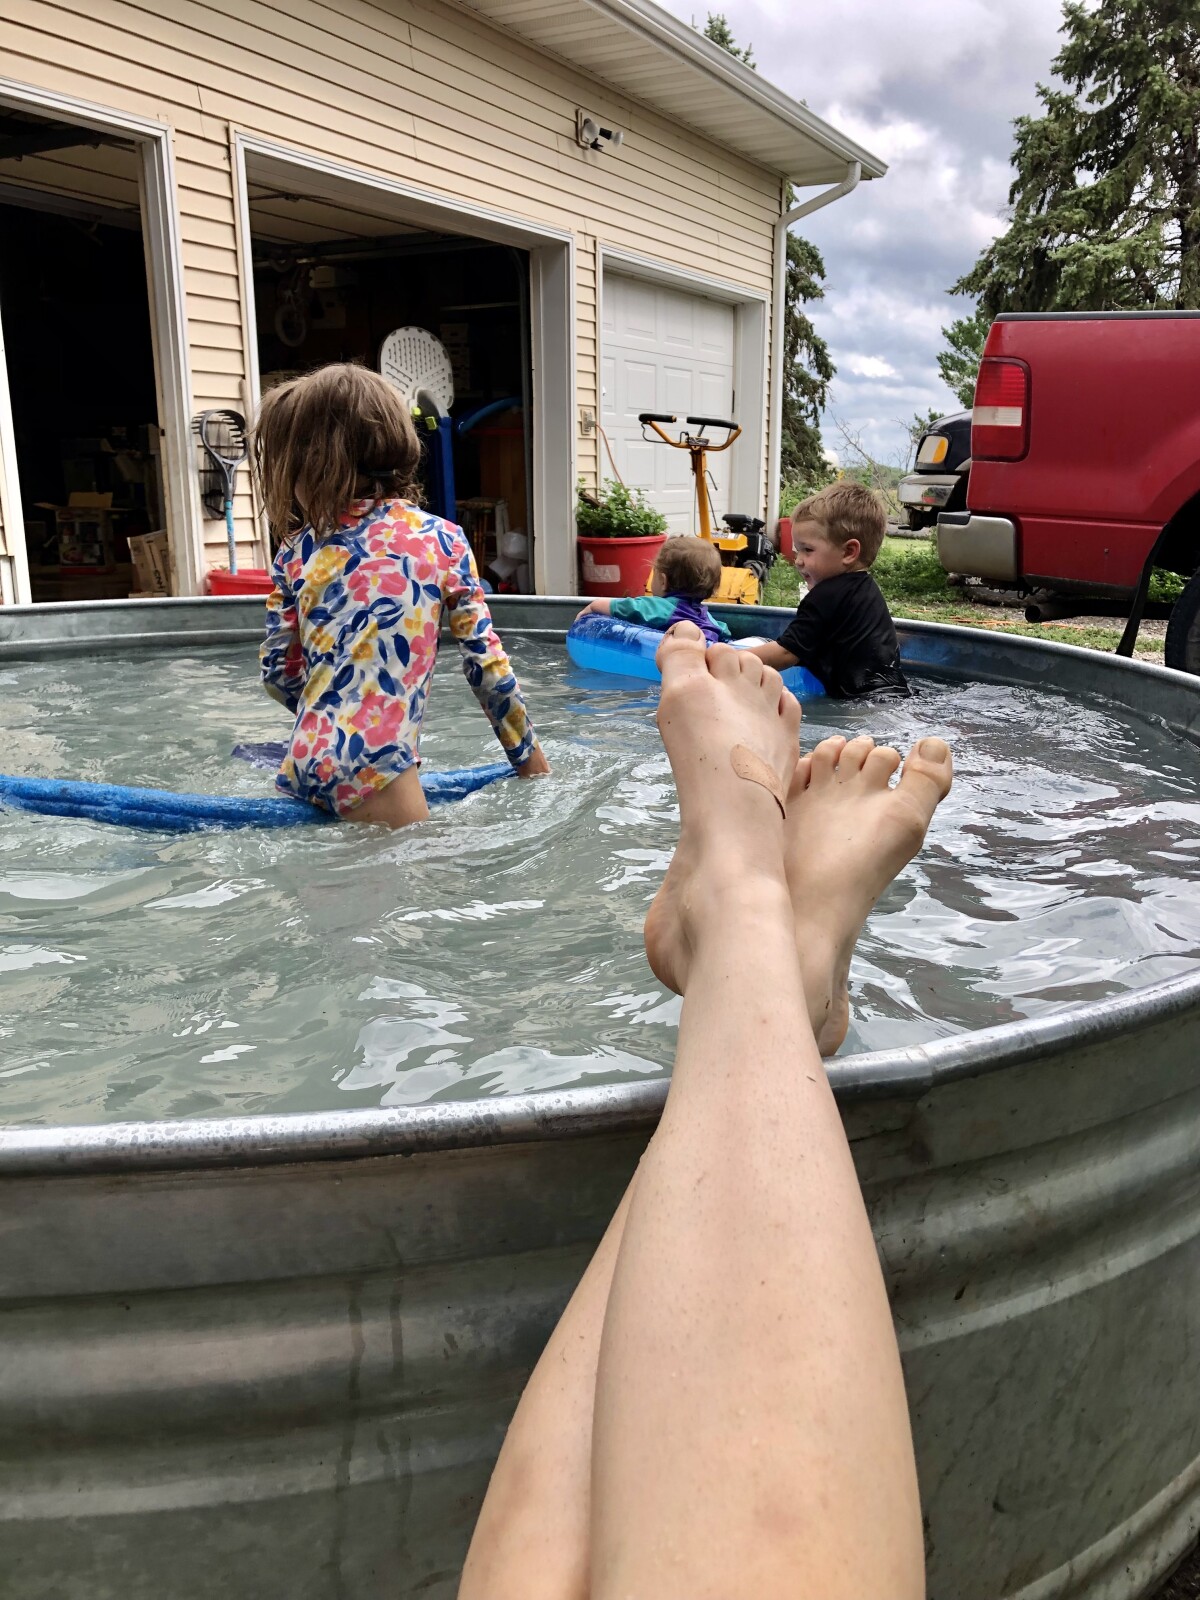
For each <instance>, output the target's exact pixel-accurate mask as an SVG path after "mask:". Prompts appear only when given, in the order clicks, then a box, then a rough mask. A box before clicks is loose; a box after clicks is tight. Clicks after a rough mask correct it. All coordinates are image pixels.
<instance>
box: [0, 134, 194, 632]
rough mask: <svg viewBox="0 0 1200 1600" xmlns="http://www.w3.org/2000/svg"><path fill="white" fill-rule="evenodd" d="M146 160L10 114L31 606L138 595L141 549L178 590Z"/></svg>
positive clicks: (13, 299) (8, 382)
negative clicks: (167, 498) (171, 552)
mask: <svg viewBox="0 0 1200 1600" xmlns="http://www.w3.org/2000/svg"><path fill="white" fill-rule="evenodd" d="M139 164H140V163H139V155H138V151H137V147H136V144H135V142H134V141H133V140H132V139H129V138H123V137H120V136H118V135H114V134H108V133H101V132H98V131H95V130H93V129H89V128H85V127H80V126H78V125H76V124H67V123H64V122H58V121H54V120H52V119H50V118H47V117H40V116H35V115H32V114H30V113H28V112H24V111H18V110H8V111H4V112H0V318H2V320H3V327H4V343H3V356H4V362H3V371H2V372H0V389H2V388H4V387H6V388H7V393H8V399H9V404H10V405H11V408H12V410H11V414H12V441H13V457H14V465H15V472H14V473H13V476H14V477H15V479H16V484H17V491H16V492H15V493H12V492H10V494H9V495H8V496H7V497H6V503H5V521H6V523H7V527H6V529H5V535H6V539H7V545H8V547H9V548H10V549H11V548H12V547H13V546H14V545H16V544H17V543H18V542H19V541H20V540H21V538H22V535H23V539H24V553H25V557H26V561H27V570H28V580H29V592H30V598H32V599H33V600H91V599H109V598H119V597H122V596H125V595H128V594H129V593H130V592H131V591H133V590H135V589H136V588H138V587H139V585H140V581H141V580H140V579H139V578H138V577H137V576H136V575H135V567H134V563H133V552H134V550H137V551H138V553H139V556H140V557H143V559H142V562H141V566H140V570H141V571H142V572H144V573H146V574H147V575H150V576H152V575H153V573H154V572H155V571H157V573H158V580H157V581H158V582H159V583H160V584H161V587H162V590H163V592H166V589H167V587H168V584H169V564H168V553H167V535H166V532H165V529H166V526H167V521H166V513H165V505H164V491H163V481H162V456H161V443H160V439H161V434H160V428H159V417H158V400H157V388H156V379H155V363H154V346H153V339H152V336H151V314H150V299H149V288H148V284H147V275H146V253H145V243H144V238H143V228H142V206H141V195H140V188H139ZM151 551H152V553H153V555H154V556H155V558H156V559H157V567H155V566H154V565H153V563H151V562H150V561H149V559H148V557H149V554H150V553H151Z"/></svg>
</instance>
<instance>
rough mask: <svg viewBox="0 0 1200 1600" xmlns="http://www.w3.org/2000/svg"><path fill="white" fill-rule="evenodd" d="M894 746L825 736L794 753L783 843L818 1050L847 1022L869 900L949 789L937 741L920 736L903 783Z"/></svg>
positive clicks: (948, 765)
mask: <svg viewBox="0 0 1200 1600" xmlns="http://www.w3.org/2000/svg"><path fill="white" fill-rule="evenodd" d="M899 765H900V754H899V752H898V751H896V750H893V749H891V748H890V747H889V746H886V745H882V746H879V747H878V748H877V747H876V745H875V741H874V740H873V739H869V738H867V737H865V736H864V737H861V738H858V739H851V741H850V742H849V744H847V742H846V741H845V739H842V738H832V739H823V740H822V741H821V743H820V744H819V745H818V746H817V747H816V749H815V750H814V751H813V752H812V754H811V755H807V756H804V757H802V758H801V760H800V762H799V764H798V765H797V767H796V772H795V776H794V777H793V779H792V787H791V790H790V792H789V794H788V808H787V809H788V814H787V823H786V824H785V828H784V851H785V860H786V863H787V878H788V889H789V891H790V893H791V897H792V912H793V915H794V917H795V919H796V947H797V951H798V954H799V958H800V973H801V978H802V980H803V983H804V995H805V1000H806V1001H807V1004H808V1014H809V1019H810V1021H811V1022H812V1025H813V1032H814V1033H815V1034H816V1038H817V1045H818V1047H819V1049H820V1051H821V1054H822V1055H827V1056H828V1055H832V1054H833V1053H834V1051H835V1050H837V1049H838V1047H839V1046H840V1045H841V1043H842V1041H843V1039H845V1037H846V1030H847V1028H848V1027H849V1024H850V1004H849V996H848V992H847V987H846V986H847V981H848V979H849V975H850V957H851V956H852V954H853V953H854V945H855V941H856V940H857V939H858V936H859V933H860V932H861V931H862V925H863V923H864V922H865V921H866V919H867V915H868V913H869V912H870V910H871V907H872V906H873V905H874V904H875V902H876V900H878V898H879V896H880V895H881V894H882V893H883V891H884V890H885V889H886V888H887V886H888V884H889V883H891V881H892V879H893V878H894V877H895V876H896V874H897V873H898V872H899V871H900V869H901V868H902V867H903V866H905V865H906V863H908V862H909V861H911V860H912V858H913V857H914V856H915V855H916V853H917V851H918V850H919V849H920V848H921V845H922V843H923V842H924V839H925V833H926V830H927V829H928V827H929V823H930V820H931V818H932V817H933V813H934V811H935V810H936V809H937V807H938V805H939V804H940V802H941V801H943V800H944V799H945V798H946V796H947V794H949V792H950V783H951V779H952V776H953V765H952V762H951V759H950V751H949V749H948V747H947V746H946V744H945V743H944V742H943V741H942V740H941V739H933V738H929V739H921V740H919V741H918V742H917V744H915V745H914V746H913V748H912V749H911V750H910V751H909V753H908V759H907V760H906V761H905V763H904V771H903V773H902V774H901V777H900V782H899V783H898V784H897V785H896V787H895V788H894V789H893V788H891V787H890V786H889V782H888V780H889V779H890V778H891V776H892V774H893V773H894V772H895V770H896V768H897V767H898V766H899Z"/></svg>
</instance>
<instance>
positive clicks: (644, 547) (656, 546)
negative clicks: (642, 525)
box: [577, 533, 667, 599]
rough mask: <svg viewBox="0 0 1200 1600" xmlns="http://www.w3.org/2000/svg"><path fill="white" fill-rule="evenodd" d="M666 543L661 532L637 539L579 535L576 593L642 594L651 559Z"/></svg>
mask: <svg viewBox="0 0 1200 1600" xmlns="http://www.w3.org/2000/svg"><path fill="white" fill-rule="evenodd" d="M666 541H667V536H666V534H665V533H652V534H647V535H645V536H643V537H641V538H637V539H597V538H594V537H593V536H592V535H590V534H583V533H581V534H579V536H578V539H577V543H578V545H579V580H580V589H579V592H580V594H587V595H606V596H607V597H608V598H609V599H615V598H616V597H617V596H618V595H623V594H645V592H646V582H647V579H648V578H649V577H650V568H651V567H652V566H653V565H654V558H655V556H656V555H657V554H658V552H659V551H660V550H661V549H662V547H663V545H664V544H665V543H666Z"/></svg>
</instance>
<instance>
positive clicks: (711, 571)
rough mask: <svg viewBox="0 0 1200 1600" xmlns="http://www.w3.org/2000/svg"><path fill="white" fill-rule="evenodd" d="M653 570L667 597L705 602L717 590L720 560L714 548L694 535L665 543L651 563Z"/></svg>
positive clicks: (678, 537)
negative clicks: (683, 597) (660, 581)
mask: <svg viewBox="0 0 1200 1600" xmlns="http://www.w3.org/2000/svg"><path fill="white" fill-rule="evenodd" d="M654 570H655V572H657V573H658V575H659V577H660V578H661V579H662V581H663V587H664V588H665V589H666V591H667V593H668V594H682V595H686V596H687V598H688V599H689V600H707V599H708V597H709V596H710V595H714V594H716V592H717V590H718V589H719V588H720V586H721V556H720V553H719V551H718V550H717V547H716V545H715V544H709V542H708V540H707V539H698V538H697V537H696V535H695V534H694V533H679V534H676V535H675V537H674V538H673V539H668V540H667V542H666V544H664V545H663V547H662V549H661V550H660V551H659V552H658V555H657V556H656V557H655V560H654Z"/></svg>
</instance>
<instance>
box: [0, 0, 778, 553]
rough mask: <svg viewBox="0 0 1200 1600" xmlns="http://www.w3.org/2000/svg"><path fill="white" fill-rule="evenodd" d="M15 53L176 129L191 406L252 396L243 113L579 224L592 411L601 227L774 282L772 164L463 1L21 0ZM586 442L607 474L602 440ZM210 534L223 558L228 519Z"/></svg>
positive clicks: (433, 182)
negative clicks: (240, 233)
mask: <svg viewBox="0 0 1200 1600" xmlns="http://www.w3.org/2000/svg"><path fill="white" fill-rule="evenodd" d="M630 48H631V49H633V48H637V46H636V44H635V43H634V41H633V40H632V39H631V43H630ZM0 52H3V54H4V60H5V65H4V69H3V70H4V73H5V74H6V75H7V76H9V77H12V78H15V79H17V80H19V81H22V82H26V83H30V84H33V85H37V86H40V87H44V88H47V89H51V90H57V91H60V92H63V93H67V94H71V95H74V96H78V97H80V98H82V99H87V100H91V101H94V102H96V103H97V104H99V105H102V106H112V107H116V108H119V109H122V110H126V111H132V112H136V113H138V114H140V115H142V116H146V117H152V118H155V119H158V120H161V121H166V122H169V123H170V124H171V126H172V129H173V133H174V148H175V157H176V173H177V181H178V203H179V212H180V225H181V235H182V250H183V272H184V289H185V295H186V306H187V324H188V337H189V345H190V361H191V373H192V389H193V393H192V395H191V397H190V404H191V409H192V410H193V411H198V410H200V409H202V408H204V407H206V406H216V405H231V406H235V407H238V408H240V407H241V404H242V400H241V392H242V391H241V384H242V380H243V378H244V376H245V373H246V330H245V329H244V328H243V326H242V299H241V293H240V288H239V280H238V256H237V232H236V228H235V209H234V207H235V201H234V189H233V179H232V173H231V166H230V162H231V153H230V152H231V137H232V132H233V131H234V130H235V129H236V130H241V131H244V132H247V133H251V134H254V135H258V136H260V137H264V138H267V139H270V140H273V141H276V142H278V143H280V144H282V145H286V146H289V147H291V148H293V149H297V150H301V151H308V152H312V153H315V154H317V155H319V156H323V157H326V158H332V159H336V160H338V161H341V162H344V163H346V164H348V165H351V166H353V167H356V168H358V169H360V170H362V171H364V172H366V173H368V174H369V173H372V172H375V173H381V174H384V175H387V176H390V177H394V178H400V179H403V180H404V181H407V182H411V183H413V184H415V185H418V186H420V187H421V188H423V189H426V190H429V191H433V192H437V193H443V194H445V195H447V196H448V197H452V198H465V199H469V200H475V201H478V202H479V203H480V204H482V205H485V206H488V207H491V208H493V209H496V210H500V211H504V212H507V213H509V214H511V215H514V216H518V217H521V218H523V219H526V220H528V221H530V222H531V223H533V224H535V225H536V224H544V225H546V226H549V227H553V228H556V229H562V230H568V231H570V232H571V233H573V234H574V235H575V237H576V241H577V250H576V262H577V282H576V304H577V349H576V364H577V398H578V403H579V404H580V405H584V406H588V407H591V408H592V409H593V410H596V411H597V412H598V411H599V394H598V333H597V297H598V287H599V286H598V284H597V275H596V250H597V245H598V244H599V243H603V244H606V245H610V246H613V247H615V248H620V249H625V250H630V251H635V252H637V253H638V254H639V255H642V256H647V257H651V258H654V259H658V260H662V261H664V262H667V263H669V264H671V265H673V266H675V267H679V268H685V269H691V270H695V271H696V272H698V273H702V274H707V275H710V276H716V277H720V278H723V279H725V280H727V281H729V282H732V283H736V284H739V285H743V286H745V287H747V288H749V289H753V290H755V291H758V292H769V290H770V286H771V241H772V227H773V223H774V219H775V217H776V216H777V215H778V203H779V178H778V176H777V175H773V174H771V173H769V172H767V171H765V170H763V169H760V168H758V167H756V166H754V165H752V164H751V163H749V162H747V161H745V160H743V159H742V158H740V157H738V156H735V155H732V154H730V153H729V152H726V151H723V150H721V149H719V148H718V147H716V146H714V145H711V144H708V143H706V142H705V141H704V140H703V139H702V138H700V137H699V136H698V135H696V134H694V133H693V132H692V131H691V130H690V129H687V128H682V127H678V126H675V125H673V124H671V123H670V122H669V121H667V120H666V119H664V118H662V117H660V116H657V115H656V114H654V113H652V112H651V111H649V110H647V109H645V108H643V107H641V106H639V105H637V104H635V103H633V102H630V101H627V100H624V99H623V98H622V97H620V96H618V95H615V94H613V93H612V92H611V91H609V90H608V89H606V88H605V87H604V86H602V85H600V84H598V83H595V82H593V81H591V80H589V79H588V78H586V77H585V76H583V75H581V74H579V73H577V72H576V71H574V70H573V69H572V68H570V67H568V66H567V65H565V64H564V63H562V62H560V61H558V60H557V59H555V58H552V57H550V56H546V55H542V54H539V53H538V52H537V51H535V50H533V49H531V48H529V47H527V46H525V45H523V44H521V43H520V42H519V41H517V40H515V39H513V38H511V37H510V36H508V35H506V34H503V33H500V32H498V31H495V30H493V29H491V28H489V27H488V26H487V25H486V24H483V23H481V22H480V21H479V20H478V19H477V18H476V17H475V16H473V15H471V14H469V13H467V12H464V11H460V10H459V9H458V8H457V7H456V6H455V5H453V4H452V3H449V0H424V3H417V0H391V3H387V4H379V5H376V4H372V3H369V0H337V3H336V4H324V3H322V0H272V3H270V4H268V3H266V0H157V3H153V4H152V3H150V0H10V6H9V7H7V8H6V15H5V17H4V18H3V19H0ZM577 107H582V108H584V109H586V110H587V111H589V112H591V113H593V114H595V115H598V116H600V117H602V118H605V119H608V120H611V121H612V122H613V123H615V125H617V126H619V127H621V128H622V129H623V130H624V131H625V143H624V145H623V146H622V148H621V150H620V151H619V152H616V153H613V154H596V153H591V152H584V151H581V150H580V149H579V147H578V145H577V143H576V141H575V114H576V108H577ZM329 223H330V225H331V227H333V228H335V229H336V226H337V218H336V213H332V214H331V216H330V218H329ZM279 226H280V228H281V230H282V231H281V236H282V237H285V238H286V237H287V236H288V234H287V232H286V229H287V219H286V218H285V217H282V215H281V218H280V222H279ZM392 226H393V231H394V225H392ZM372 231H373V230H372ZM309 237H313V235H312V234H309ZM578 450H579V465H580V470H581V472H583V474H584V475H585V476H586V477H588V478H594V476H595V475H596V473H597V470H598V469H599V468H600V467H601V465H602V463H601V461H600V452H599V440H598V438H597V437H596V436H595V435H592V436H591V437H587V438H585V437H581V438H579V440H578ZM244 477H245V475H244V474H243V485H242V488H243V492H242V493H241V494H240V495H239V499H238V504H237V512H238V521H239V538H240V540H242V541H243V542H244V546H245V554H244V555H243V556H242V559H243V560H248V559H249V555H250V545H249V540H250V538H251V536H252V534H253V531H254V530H253V523H252V521H251V506H250V499H249V494H248V491H247V487H246V485H245V483H244ZM547 532H548V533H549V535H550V536H551V537H553V536H554V532H555V530H547ZM206 546H207V547H208V553H209V559H210V560H212V561H220V560H221V559H222V550H223V547H224V529H223V526H222V525H221V524H220V523H209V524H207V525H206Z"/></svg>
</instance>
